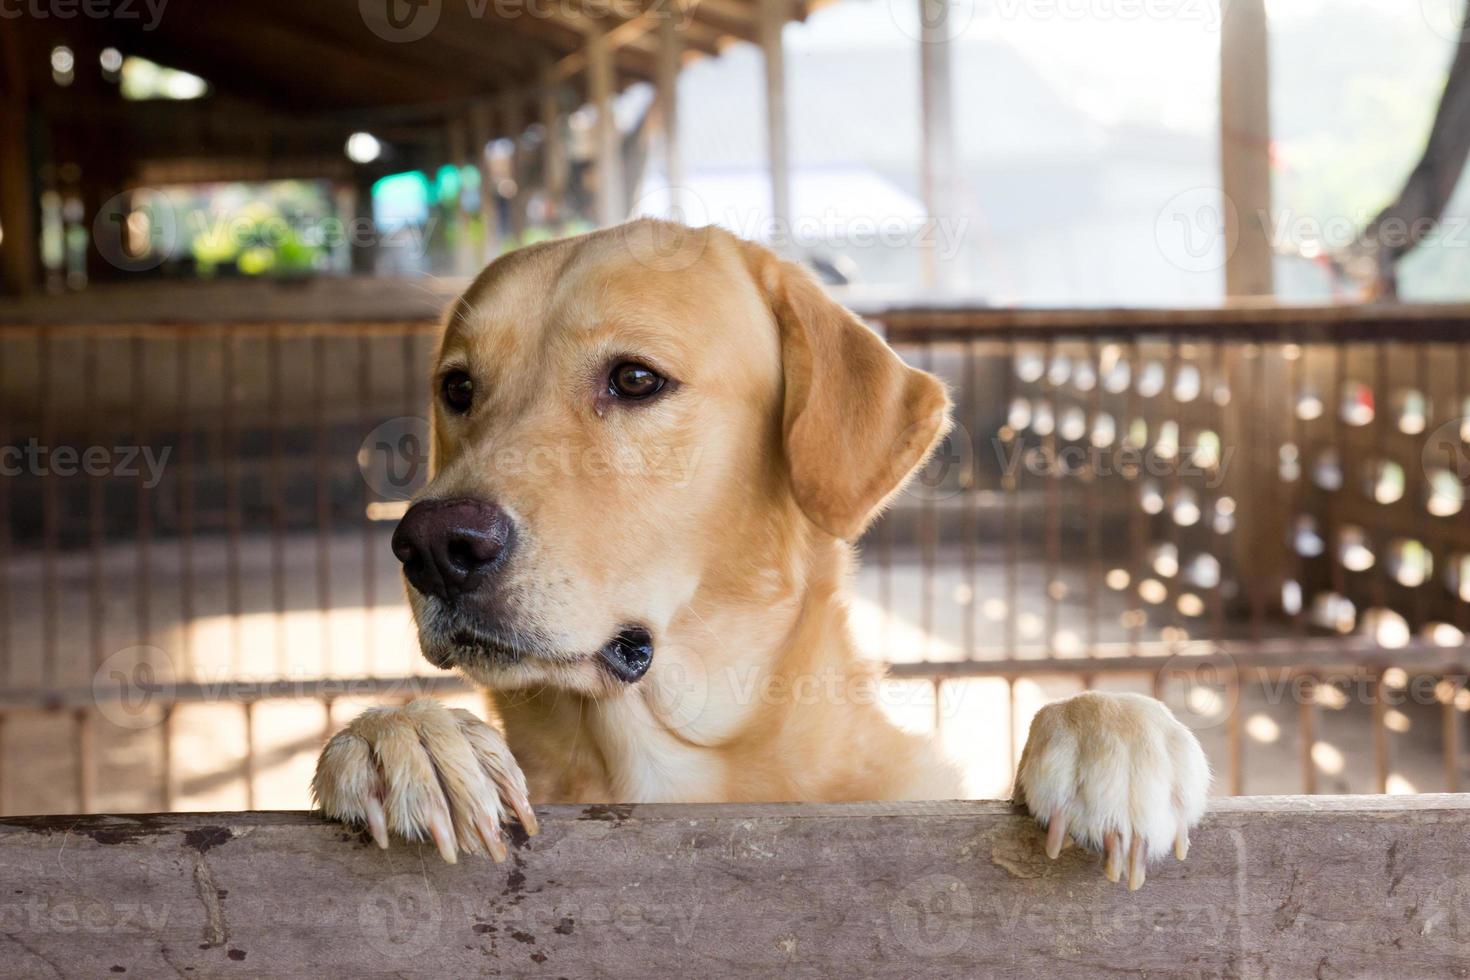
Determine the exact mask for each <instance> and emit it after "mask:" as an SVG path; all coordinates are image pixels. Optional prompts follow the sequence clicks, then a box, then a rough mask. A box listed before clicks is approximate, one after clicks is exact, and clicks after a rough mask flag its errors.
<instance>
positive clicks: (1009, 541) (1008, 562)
mask: <svg viewBox="0 0 1470 980" xmlns="http://www.w3.org/2000/svg"><path fill="white" fill-rule="evenodd" d="M1004 376H1005V385H1004V388H1005V395H1004V402H1005V406H1006V411H1007V412H1010V407H1011V403H1012V402H1014V401H1015V397H1016V342H1015V340H1014V339H1007V340H1006V348H1005V370H1004ZM1007 428H1008V429H1009V422H1007ZM1023 448H1024V444H1023V442H1022V440H1021V434H1020V433H1019V432H1011V451H1010V452H1009V453H1007V454H1006V457H1007V459H1009V460H1010V461H1011V462H1010V464H1009V469H1010V472H1007V473H1004V474H1002V476H1001V486H1002V487H1003V488H1004V493H1005V576H1006V578H1005V582H1006V608H1005V614H1006V659H1008V660H1014V659H1015V658H1016V625H1017V624H1016V621H1017V619H1018V618H1019V616H1020V610H1018V609H1017V608H1016V600H1017V598H1018V597H1019V593H1020V589H1019V584H1020V583H1019V581H1018V579H1019V576H1020V569H1019V565H1020V560H1021V559H1020V551H1021V540H1020V538H1021V528H1020V525H1019V517H1018V514H1017V510H1016V502H1017V498H1018V497H1019V495H1020V494H1019V492H1018V487H1017V483H1018V481H1019V480H1020V476H1021V469H1022V463H1021V451H1022V449H1023ZM1011 714H1012V717H1013V719H1014V715H1015V684H1014V683H1012V684H1011ZM1011 742H1012V746H1011V749H1012V751H1011V768H1012V769H1014V768H1015V762H1016V760H1015V745H1014V742H1015V733H1014V730H1013V731H1012V734H1011Z"/></svg>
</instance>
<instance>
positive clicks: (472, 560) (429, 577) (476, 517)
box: [393, 499, 514, 600]
mask: <svg viewBox="0 0 1470 980" xmlns="http://www.w3.org/2000/svg"><path fill="white" fill-rule="evenodd" d="M513 534H514V527H513V526H512V525H511V521H510V517H509V516H507V514H506V513H505V511H503V510H501V509H500V508H499V507H497V506H495V505H494V504H491V503H486V502H485V501H483V500H470V499H459V500H421V501H419V502H418V503H416V504H414V505H413V506H412V507H410V508H409V509H408V513H406V514H404V515H403V520H401V521H399V522H398V527H397V529H396V530H394V532H393V554H394V555H396V556H397V557H398V560H399V561H401V562H403V573H404V574H405V575H406V576H408V581H409V584H410V585H412V586H413V587H414V588H415V589H418V590H419V591H420V592H422V593H423V594H424V595H431V596H437V597H438V598H440V599H446V600H450V599H455V598H457V597H458V596H460V595H462V594H464V593H466V592H472V591H474V590H475V589H476V588H478V587H479V585H480V583H482V582H483V581H485V577H486V576H487V575H488V574H489V573H490V572H491V571H493V570H494V569H495V568H496V567H497V566H499V565H500V564H501V562H502V561H503V560H504V558H505V556H506V555H507V554H508V553H509V552H510V546H511V538H512V536H513Z"/></svg>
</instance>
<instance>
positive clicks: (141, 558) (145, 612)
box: [132, 337, 153, 644]
mask: <svg viewBox="0 0 1470 980" xmlns="http://www.w3.org/2000/svg"><path fill="white" fill-rule="evenodd" d="M143 344H144V341H143V338H142V337H135V338H134V339H133V344H132V355H133V368H132V382H133V393H132V397H133V412H134V415H133V438H134V441H135V442H136V444H137V446H138V449H139V451H141V450H142V448H143V447H144V446H146V445H148V394H147V388H148V386H147V384H146V379H145V376H144V372H145V370H146V367H145V366H146V365H147V363H148V360H147V350H146V348H145V347H144V346H143ZM135 487H136V490H137V516H136V520H137V522H138V529H137V530H138V537H137V541H138V544H137V549H138V553H137V555H136V556H135V557H136V561H137V570H136V575H137V582H136V585H135V588H136V592H135V594H134V602H135V607H134V608H135V612H134V616H135V621H136V626H137V631H138V636H137V642H138V643H140V644H143V643H147V642H148V641H149V640H150V639H151V636H152V628H151V627H152V616H151V611H152V604H153V549H152V539H153V508H152V500H151V494H150V493H149V490H148V484H147V477H146V476H145V475H144V471H143V467H141V466H140V467H138V476H137V480H136V481H135Z"/></svg>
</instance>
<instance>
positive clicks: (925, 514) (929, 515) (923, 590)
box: [919, 342, 939, 696]
mask: <svg viewBox="0 0 1470 980" xmlns="http://www.w3.org/2000/svg"><path fill="white" fill-rule="evenodd" d="M920 364H921V366H922V367H923V369H924V370H925V371H933V369H934V345H933V344H932V343H927V342H926V343H925V344H924V345H923V346H922V347H921V348H920ZM938 489H939V488H938V487H927V488H925V490H926V492H925V493H924V494H923V499H922V500H921V501H920V502H919V524H920V528H921V531H920V541H921V545H920V547H921V548H922V552H921V557H920V562H921V564H922V584H921V586H920V593H919V602H920V606H919V608H920V614H919V625H920V628H921V629H922V630H923V632H924V659H925V660H930V659H932V658H933V647H934V575H935V563H936V558H937V555H936V552H938V550H939V522H938V521H937V520H936V519H935V513H934V496H935V493H936V492H937V491H938ZM938 693H939V688H938V686H937V685H936V687H935V695H936V696H937V695H938Z"/></svg>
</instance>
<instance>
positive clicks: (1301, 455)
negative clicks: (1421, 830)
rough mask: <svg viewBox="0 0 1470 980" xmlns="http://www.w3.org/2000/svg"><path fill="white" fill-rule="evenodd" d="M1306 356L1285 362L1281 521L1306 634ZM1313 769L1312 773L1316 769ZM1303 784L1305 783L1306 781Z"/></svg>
mask: <svg viewBox="0 0 1470 980" xmlns="http://www.w3.org/2000/svg"><path fill="white" fill-rule="evenodd" d="M1306 359H1307V352H1306V349H1305V348H1303V347H1298V348H1297V355H1296V357H1295V358H1293V359H1290V360H1288V361H1287V362H1286V441H1287V442H1289V443H1291V444H1292V445H1293V446H1295V447H1296V455H1297V478H1296V479H1295V480H1293V481H1292V484H1291V486H1289V487H1287V488H1286V492H1285V493H1283V494H1282V495H1281V496H1282V500H1283V502H1284V504H1285V507H1286V520H1285V521H1284V522H1283V526H1284V527H1285V528H1286V533H1287V536H1288V538H1287V541H1288V543H1287V545H1286V569H1287V574H1288V575H1290V576H1291V577H1292V580H1293V581H1295V582H1296V583H1297V589H1298V593H1299V595H1300V596H1301V600H1300V601H1299V602H1298V603H1297V610H1296V612H1295V613H1294V614H1292V616H1291V621H1292V626H1293V629H1294V631H1295V632H1296V633H1297V634H1298V635H1300V634H1303V633H1305V632H1306V628H1307V617H1306V585H1305V579H1304V568H1303V562H1302V556H1301V552H1300V551H1298V550H1297V547H1296V535H1295V533H1294V531H1293V528H1294V527H1295V526H1296V519H1297V517H1298V515H1300V514H1301V509H1302V505H1301V501H1302V484H1303V483H1304V482H1305V481H1306V480H1307V479H1309V478H1310V477H1309V470H1308V466H1307V444H1306V439H1305V438H1304V429H1305V427H1304V426H1303V425H1302V424H1301V421H1300V420H1299V418H1298V416H1297V405H1298V403H1299V402H1300V400H1301V395H1302V387H1301V376H1302V365H1303V363H1304V362H1305V361H1306ZM1337 449H1338V451H1339V452H1341V451H1342V447H1341V446H1340V445H1339V446H1338V447H1337ZM1305 764H1306V765H1308V766H1310V765H1311V759H1310V758H1309V759H1307V761H1306V763H1305ZM1313 772H1314V773H1315V770H1313ZM1313 782H1315V776H1314V778H1313ZM1303 785H1305V782H1304V783H1303ZM1302 792H1304V793H1313V792H1316V791H1315V790H1310V789H1303V790H1302Z"/></svg>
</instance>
